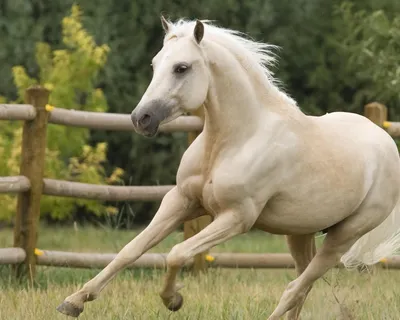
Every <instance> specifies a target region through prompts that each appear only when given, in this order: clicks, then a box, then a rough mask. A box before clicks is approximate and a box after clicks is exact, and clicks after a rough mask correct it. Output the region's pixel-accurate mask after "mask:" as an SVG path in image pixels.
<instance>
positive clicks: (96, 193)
mask: <svg viewBox="0 0 400 320" xmlns="http://www.w3.org/2000/svg"><path fill="white" fill-rule="evenodd" d="M48 94H49V93H48V91H47V90H46V89H44V88H42V87H40V86H34V87H31V88H29V89H27V91H26V99H25V104H19V105H15V104H0V120H20V121H24V133H23V142H22V162H21V167H20V175H19V176H13V177H0V193H10V194H13V193H14V194H18V205H17V215H16V219H15V227H14V248H3V249H0V264H12V265H14V268H15V271H16V274H17V275H18V276H23V275H25V276H31V277H34V275H35V265H51V266H62V267H73V268H74V267H77V268H103V267H105V266H106V265H107V264H108V263H110V262H111V261H112V260H113V258H114V257H115V254H114V253H109V254H89V253H73V252H60V251H48V250H40V249H37V248H36V239H37V237H36V234H37V233H38V220H39V210H40V205H39V204H40V199H41V196H42V194H45V195H53V196H63V197H75V198H87V199H95V200H100V201H105V200H126V201H158V200H161V199H162V198H163V197H164V195H165V194H166V193H167V192H168V191H169V190H171V188H173V186H168V185H167V186H126V187H120V186H101V185H92V184H85V183H76V182H70V181H60V180H54V179H51V178H44V177H43V164H44V150H45V146H46V128H47V123H53V124H59V125H68V126H73V127H85V128H90V129H98V130H120V131H127V132H132V131H134V130H133V127H132V122H131V119H130V115H128V114H111V113H96V112H84V111H75V110H67V109H62V108H49V107H48V105H47V102H48ZM364 115H365V116H366V117H367V118H369V119H370V120H371V121H373V122H374V123H376V124H377V125H379V126H381V127H383V128H384V129H386V130H387V131H388V133H390V135H391V136H392V137H400V122H390V121H388V119H387V108H386V107H385V106H384V105H382V104H380V103H377V102H373V103H369V104H367V105H366V106H365V109H364ZM202 126H203V121H202V114H201V111H200V113H198V114H196V115H192V116H181V117H179V118H178V119H176V120H174V121H172V122H170V123H168V124H165V125H163V126H161V128H160V131H163V132H174V131H187V132H189V144H190V143H191V142H192V141H193V140H194V139H195V137H196V135H197V134H198V133H199V132H201V130H202ZM33 139H34V140H35V142H34V141H33ZM34 144H35V146H36V147H35V148H33V147H32V146H33V145H34ZM209 222H210V218H209V217H202V218H199V219H195V220H194V221H189V222H187V223H185V225H184V230H185V235H184V236H185V239H187V238H189V237H191V236H193V235H194V234H196V233H198V232H199V231H200V230H201V229H203V228H204V227H205V226H206V225H207V224H208V223H209ZM22 230H26V232H22ZM166 256H167V255H166V254H152V253H151V254H150V253H147V254H144V255H143V256H142V257H140V258H139V259H138V260H137V261H136V262H135V263H134V264H133V265H131V266H130V267H132V268H147V267H149V268H154V267H155V268H162V269H164V268H165V267H166ZM187 266H188V267H190V266H191V267H192V268H193V270H194V271H195V272H198V271H201V270H203V271H204V270H206V269H207V268H208V267H222V268H293V267H294V262H293V259H292V257H291V256H290V255H289V254H269V253H265V254H252V253H238V254H230V253H218V254H217V253H216V254H212V255H211V254H208V255H207V252H204V253H202V254H199V255H197V256H196V257H195V258H194V259H193V260H191V261H188V263H187ZM381 266H382V267H384V268H400V257H399V256H393V257H389V258H387V259H385V260H383V261H382V262H381ZM339 267H340V265H339ZM28 270H30V271H29V272H28Z"/></svg>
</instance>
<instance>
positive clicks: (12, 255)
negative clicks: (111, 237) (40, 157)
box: [0, 248, 400, 269]
mask: <svg viewBox="0 0 400 320" xmlns="http://www.w3.org/2000/svg"><path fill="white" fill-rule="evenodd" d="M36 255H37V264H38V265H41V266H52V267H64V268H84V269H102V268H104V267H106V266H107V265H108V264H109V263H110V262H111V261H112V260H113V259H114V258H115V257H116V255H117V254H116V253H76V252H68V251H53V250H36ZM167 255H168V254H167V253H145V254H143V255H142V256H141V257H140V258H139V259H138V260H136V261H135V262H134V263H133V264H131V265H129V266H128V268H152V269H165V268H166V267H167V262H166V259H167ZM211 257H212V262H209V263H208V266H209V267H211V268H235V269H236V268H245V269H249V268H252V269H259V268H262V269H288V268H294V267H295V264H294V260H293V258H292V256H291V255H290V254H288V253H212V254H211ZM24 259H25V251H24V250H23V249H21V248H6V249H0V264H18V263H21V262H22V261H24ZM193 263H194V259H191V260H189V261H187V262H186V264H185V266H186V267H190V266H192V265H193ZM378 266H379V267H382V268H385V269H400V256H393V257H390V258H387V259H384V260H383V261H381V262H380V263H379V264H378ZM336 267H337V268H343V265H342V264H338V265H336Z"/></svg>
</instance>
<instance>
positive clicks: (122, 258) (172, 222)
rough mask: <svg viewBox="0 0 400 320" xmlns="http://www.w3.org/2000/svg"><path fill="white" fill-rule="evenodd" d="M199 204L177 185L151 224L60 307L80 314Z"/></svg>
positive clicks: (186, 218) (197, 210)
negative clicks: (118, 274)
mask: <svg viewBox="0 0 400 320" xmlns="http://www.w3.org/2000/svg"><path fill="white" fill-rule="evenodd" d="M199 208H200V207H199V206H198V204H197V202H194V201H191V200H189V199H188V198H187V197H185V196H184V195H182V194H181V192H180V191H179V190H178V188H177V187H174V188H173V189H172V190H171V191H169V192H168V193H167V194H166V195H165V197H164V199H163V200H162V202H161V205H160V207H159V209H158V211H157V213H156V214H155V216H154V218H153V219H152V221H151V222H150V224H149V225H148V227H147V228H146V229H145V230H143V231H142V232H141V233H140V234H139V235H137V236H136V238H134V239H133V240H132V241H131V242H129V243H128V244H127V245H126V246H125V247H124V248H123V249H122V250H121V251H120V252H119V253H118V254H117V256H116V257H115V259H114V260H113V261H111V262H110V263H109V264H108V265H107V266H106V267H105V268H104V269H103V270H102V271H101V272H100V273H99V274H98V275H97V276H96V277H94V278H93V279H92V280H90V281H88V282H87V283H86V284H85V285H84V286H83V287H82V288H81V289H80V290H79V291H77V292H75V293H74V294H72V295H70V296H69V297H67V298H66V299H65V301H64V302H63V303H62V304H61V305H60V306H58V308H57V310H58V311H59V312H61V313H64V314H66V315H69V316H72V317H78V316H79V314H80V313H81V312H82V311H83V306H84V303H85V302H86V301H92V300H94V299H96V298H97V296H98V295H99V293H100V292H101V291H102V290H103V289H104V287H105V286H106V285H107V283H108V282H109V281H110V280H111V279H112V278H114V277H115V276H116V275H117V273H118V272H119V271H121V270H122V269H124V268H125V267H127V266H128V265H130V264H132V263H133V262H134V261H135V260H137V259H138V258H139V257H140V256H141V255H142V254H143V253H145V252H146V251H147V250H149V249H150V248H152V247H153V246H155V245H156V244H157V243H159V242H160V241H161V240H162V239H164V238H165V237H166V236H167V235H169V234H170V233H171V232H172V231H173V230H174V229H176V227H178V226H179V225H180V224H181V223H182V222H184V221H185V220H189V219H192V218H194V217H196V216H197V213H198V212H201V211H200V210H199ZM94 241H96V240H95V239H94Z"/></svg>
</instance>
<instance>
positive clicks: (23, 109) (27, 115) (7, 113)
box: [0, 104, 36, 121]
mask: <svg viewBox="0 0 400 320" xmlns="http://www.w3.org/2000/svg"><path fill="white" fill-rule="evenodd" d="M35 117H36V109H35V108H34V107H33V106H32V105H30V104H0V120H25V121H27V120H33V119H34V118H35Z"/></svg>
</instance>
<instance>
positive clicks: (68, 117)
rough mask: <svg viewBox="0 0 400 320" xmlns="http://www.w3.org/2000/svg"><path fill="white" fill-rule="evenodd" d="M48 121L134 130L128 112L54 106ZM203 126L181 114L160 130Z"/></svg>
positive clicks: (114, 129) (192, 118) (182, 129)
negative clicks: (95, 110) (118, 112)
mask: <svg viewBox="0 0 400 320" xmlns="http://www.w3.org/2000/svg"><path fill="white" fill-rule="evenodd" d="M49 122H50V123H54V124H62V125H67V126H72V127H80V128H88V129H99V130H113V131H134V128H133V125H132V121H131V116H130V115H129V114H117V113H103V112H88V111H77V110H68V109H61V108H54V109H52V110H51V113H50V118H49ZM202 127H203V122H202V120H201V119H199V118H198V117H194V116H182V117H179V118H177V119H175V120H173V121H171V122H169V123H166V124H164V125H161V126H160V132H174V131H198V130H201V128H202Z"/></svg>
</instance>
